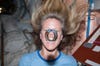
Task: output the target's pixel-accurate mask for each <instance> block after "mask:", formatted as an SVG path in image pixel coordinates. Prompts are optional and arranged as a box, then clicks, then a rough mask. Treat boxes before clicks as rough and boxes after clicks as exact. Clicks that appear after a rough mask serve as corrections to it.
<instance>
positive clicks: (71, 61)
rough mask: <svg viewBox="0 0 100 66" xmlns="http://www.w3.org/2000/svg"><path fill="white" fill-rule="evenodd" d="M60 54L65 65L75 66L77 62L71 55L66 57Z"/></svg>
mask: <svg viewBox="0 0 100 66" xmlns="http://www.w3.org/2000/svg"><path fill="white" fill-rule="evenodd" d="M61 53H62V57H61V58H62V60H63V61H64V62H65V63H67V64H71V66H77V61H76V59H75V58H74V57H73V56H72V55H66V54H64V53H63V52H61Z"/></svg>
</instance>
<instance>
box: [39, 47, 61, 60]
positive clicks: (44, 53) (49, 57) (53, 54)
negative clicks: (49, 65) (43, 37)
mask: <svg viewBox="0 0 100 66" xmlns="http://www.w3.org/2000/svg"><path fill="white" fill-rule="evenodd" d="M40 54H41V56H42V57H43V58H44V59H46V60H53V59H55V58H57V56H58V55H59V52H58V50H57V49H55V50H53V51H49V50H47V49H45V48H42V49H41V51H40Z"/></svg>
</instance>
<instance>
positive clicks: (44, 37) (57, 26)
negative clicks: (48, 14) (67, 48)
mask: <svg viewBox="0 0 100 66" xmlns="http://www.w3.org/2000/svg"><path fill="white" fill-rule="evenodd" d="M62 37H63V35H62V24H61V22H60V21H59V20H57V19H55V18H48V19H46V20H44V21H43V23H42V29H41V33H40V39H41V41H42V43H43V44H42V47H44V48H46V49H48V50H54V49H55V48H57V46H58V45H59V44H60V42H61V40H62Z"/></svg>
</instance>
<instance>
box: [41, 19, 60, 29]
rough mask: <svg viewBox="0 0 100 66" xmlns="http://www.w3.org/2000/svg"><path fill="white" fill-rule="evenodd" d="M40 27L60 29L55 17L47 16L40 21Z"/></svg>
mask: <svg viewBox="0 0 100 66" xmlns="http://www.w3.org/2000/svg"><path fill="white" fill-rule="evenodd" d="M42 28H50V29H61V22H60V21H59V20H57V19H55V18H48V19H46V20H44V21H43V22H42Z"/></svg>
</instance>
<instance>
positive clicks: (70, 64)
mask: <svg viewBox="0 0 100 66" xmlns="http://www.w3.org/2000/svg"><path fill="white" fill-rule="evenodd" d="M71 8H73V7H72V6H71V7H67V5H66V4H65V3H64V2H63V0H47V1H45V2H43V4H42V5H41V6H40V7H39V8H38V9H37V10H36V12H35V13H33V15H32V25H33V28H34V32H33V33H34V35H33V36H34V41H35V44H36V46H37V48H38V50H36V51H35V52H33V53H28V54H25V55H23V56H22V58H21V59H20V62H19V66H77V62H76V60H75V58H74V57H73V56H71V55H68V54H67V55H65V54H64V53H63V52H62V50H63V49H64V48H65V47H70V48H71V47H72V46H73V44H74V42H76V37H77V33H78V29H79V27H80V22H81V20H82V19H81V18H80V17H82V16H83V15H84V14H83V13H85V12H82V15H81V14H80V13H79V14H76V12H75V13H72V12H73V9H71ZM74 14H76V15H75V16H73V15H74Z"/></svg>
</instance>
